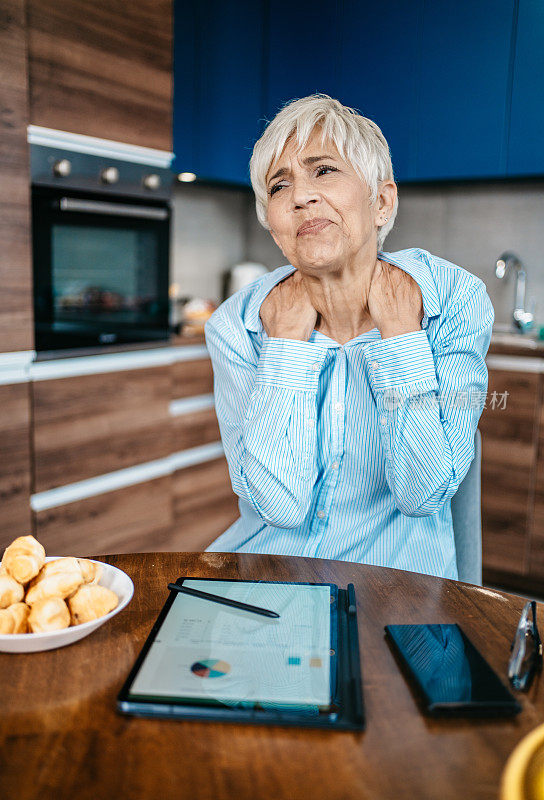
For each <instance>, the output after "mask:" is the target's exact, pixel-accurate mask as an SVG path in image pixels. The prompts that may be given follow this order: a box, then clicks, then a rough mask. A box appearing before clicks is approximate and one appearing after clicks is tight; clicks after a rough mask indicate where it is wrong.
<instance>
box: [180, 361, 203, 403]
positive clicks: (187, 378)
mask: <svg viewBox="0 0 544 800" xmlns="http://www.w3.org/2000/svg"><path fill="white" fill-rule="evenodd" d="M212 392H213V369H212V362H211V360H210V359H209V358H196V359H194V360H191V361H178V362H177V363H175V364H174V365H173V366H172V400H179V399H181V398H182V397H192V396H193V395H199V394H211V393H212Z"/></svg>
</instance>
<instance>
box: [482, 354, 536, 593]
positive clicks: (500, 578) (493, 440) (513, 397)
mask: <svg viewBox="0 0 544 800" xmlns="http://www.w3.org/2000/svg"><path fill="white" fill-rule="evenodd" d="M540 384H541V376H540V375H539V374H538V373H535V372H511V371H507V370H498V369H490V370H489V388H488V402H487V405H488V407H487V408H486V409H485V410H484V412H483V414H482V417H481V420H480V430H481V432H482V535H483V564H484V577H485V578H486V579H487V580H489V581H490V582H493V583H497V582H499V583H501V584H502V583H503V582H504V580H505V579H506V580H507V581H508V579H509V578H511V577H512V578H514V579H519V578H522V577H525V576H526V575H527V573H528V567H529V561H528V554H529V553H528V545H529V526H530V519H531V514H532V507H533V502H534V479H535V472H536V466H537V451H538V447H537V435H538V416H539V407H540V394H541V388H540ZM505 391H507V392H508V396H507V397H506V407H505V408H504V409H502V408H501V406H500V403H499V404H498V405H497V406H496V407H495V408H492V407H490V398H491V397H492V393H493V392H497V395H501V394H502V393H503V392H505Z"/></svg>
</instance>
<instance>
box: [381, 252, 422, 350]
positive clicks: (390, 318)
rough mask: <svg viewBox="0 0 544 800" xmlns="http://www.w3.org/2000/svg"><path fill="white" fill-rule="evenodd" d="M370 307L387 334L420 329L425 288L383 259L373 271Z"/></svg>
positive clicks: (385, 334)
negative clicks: (385, 262) (423, 290)
mask: <svg viewBox="0 0 544 800" xmlns="http://www.w3.org/2000/svg"><path fill="white" fill-rule="evenodd" d="M368 310H369V313H370V315H371V317H372V319H373V320H374V322H375V324H376V326H377V328H378V329H379V330H380V333H381V334H382V337H384V338H385V337H386V336H397V335H400V334H401V333H407V332H410V331H412V330H418V329H419V328H420V323H421V318H422V316H423V299H422V296H421V290H420V288H419V286H418V284H417V282H416V281H415V280H414V279H413V278H412V276H411V275H409V274H408V273H407V272H405V271H404V270H402V269H399V268H398V267H395V266H393V265H392V264H391V265H389V264H388V265H386V266H384V265H383V264H382V262H381V261H379V262H378V264H377V265H376V267H375V269H374V272H373V275H372V281H371V284H370V291H369V296H368Z"/></svg>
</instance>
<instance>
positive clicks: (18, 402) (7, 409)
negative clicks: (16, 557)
mask: <svg viewBox="0 0 544 800" xmlns="http://www.w3.org/2000/svg"><path fill="white" fill-rule="evenodd" d="M29 405H30V404H29V397H28V383H14V384H9V385H4V386H0V408H1V409H2V414H1V415H0V507H1V514H0V553H1V552H2V551H3V549H4V548H5V547H6V546H7V545H8V544H10V542H12V541H13V539H15V538H16V537H17V536H25V535H26V534H28V533H30V532H31V515H30V440H29V419H30V407H29Z"/></svg>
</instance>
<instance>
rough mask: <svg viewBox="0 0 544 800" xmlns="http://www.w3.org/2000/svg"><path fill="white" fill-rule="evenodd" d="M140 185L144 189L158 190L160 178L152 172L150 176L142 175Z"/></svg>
mask: <svg viewBox="0 0 544 800" xmlns="http://www.w3.org/2000/svg"><path fill="white" fill-rule="evenodd" d="M142 183H143V185H144V188H146V189H160V186H161V176H160V175H157V174H156V173H155V172H152V173H151V174H150V175H144V178H143V180H142Z"/></svg>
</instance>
